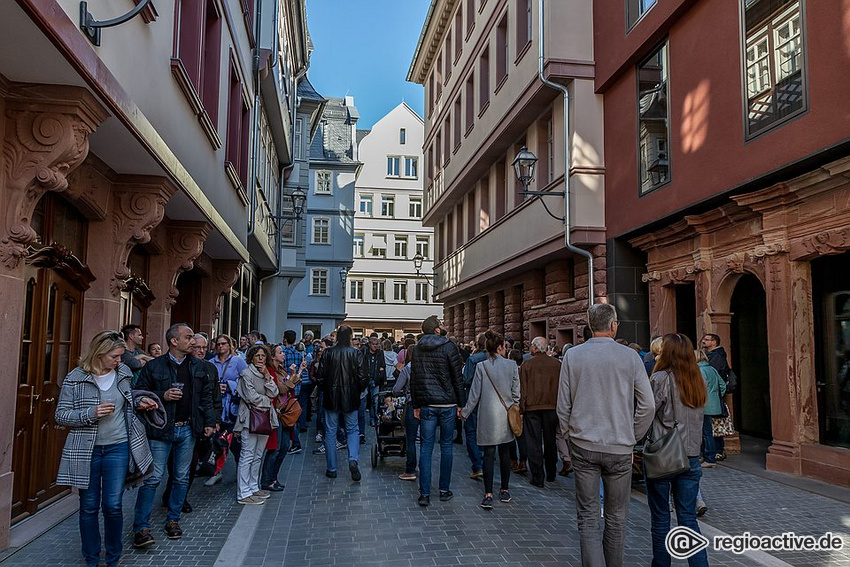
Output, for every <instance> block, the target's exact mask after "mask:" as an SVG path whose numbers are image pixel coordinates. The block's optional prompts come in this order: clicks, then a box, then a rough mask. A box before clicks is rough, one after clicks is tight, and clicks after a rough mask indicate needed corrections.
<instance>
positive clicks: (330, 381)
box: [316, 345, 369, 413]
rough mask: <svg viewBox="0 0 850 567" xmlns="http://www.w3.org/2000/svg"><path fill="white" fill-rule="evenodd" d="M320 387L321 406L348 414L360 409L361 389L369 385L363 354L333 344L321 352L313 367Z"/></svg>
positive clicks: (353, 349)
mask: <svg viewBox="0 0 850 567" xmlns="http://www.w3.org/2000/svg"><path fill="white" fill-rule="evenodd" d="M316 384H318V386H319V387H320V388H321V389H322V399H323V401H322V407H324V408H325V409H326V410H331V411H341V412H343V413H348V412H352V411H355V410H357V409H359V408H360V392H362V391H363V390H365V389H366V387H367V386H368V385H369V376H368V375H367V374H366V366H365V365H364V364H363V353H362V352H360V351H359V350H357V349H356V348H354V347H350V346H342V345H335V346H332V347H330V348H327V349H325V350H324V352H322V358H321V359H320V360H319V368H318V369H317V370H316Z"/></svg>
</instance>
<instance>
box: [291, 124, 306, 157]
mask: <svg viewBox="0 0 850 567" xmlns="http://www.w3.org/2000/svg"><path fill="white" fill-rule="evenodd" d="M303 128H304V119H303V118H299V119H298V120H296V121H295V140H294V141H293V142H292V151H293V152H294V154H295V159H301V153H302V152H301V145H302V141H301V140H302V137H303V134H302V129H303Z"/></svg>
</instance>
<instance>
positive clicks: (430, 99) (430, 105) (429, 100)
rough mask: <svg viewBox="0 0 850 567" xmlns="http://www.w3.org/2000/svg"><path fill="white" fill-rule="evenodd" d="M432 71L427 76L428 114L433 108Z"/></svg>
mask: <svg viewBox="0 0 850 567" xmlns="http://www.w3.org/2000/svg"><path fill="white" fill-rule="evenodd" d="M434 102H435V97H434V73H431V75H430V76H429V77H428V115H429V116H430V114H431V112H432V111H433V110H434Z"/></svg>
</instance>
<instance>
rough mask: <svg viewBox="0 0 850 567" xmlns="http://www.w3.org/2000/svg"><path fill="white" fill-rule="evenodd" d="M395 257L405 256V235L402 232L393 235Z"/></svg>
mask: <svg viewBox="0 0 850 567" xmlns="http://www.w3.org/2000/svg"><path fill="white" fill-rule="evenodd" d="M395 257H396V258H407V236H404V235H403V234H396V236H395Z"/></svg>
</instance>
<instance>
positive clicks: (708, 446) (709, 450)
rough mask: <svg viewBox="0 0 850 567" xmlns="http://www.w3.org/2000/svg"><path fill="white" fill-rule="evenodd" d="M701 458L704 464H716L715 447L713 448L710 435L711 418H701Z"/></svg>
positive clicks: (712, 439) (712, 440)
mask: <svg viewBox="0 0 850 567" xmlns="http://www.w3.org/2000/svg"><path fill="white" fill-rule="evenodd" d="M702 458H703V459H705V462H706V463H715V462H717V447H715V446H714V435H712V434H711V418H710V417H709V416H707V415H706V416H703V418H702Z"/></svg>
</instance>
